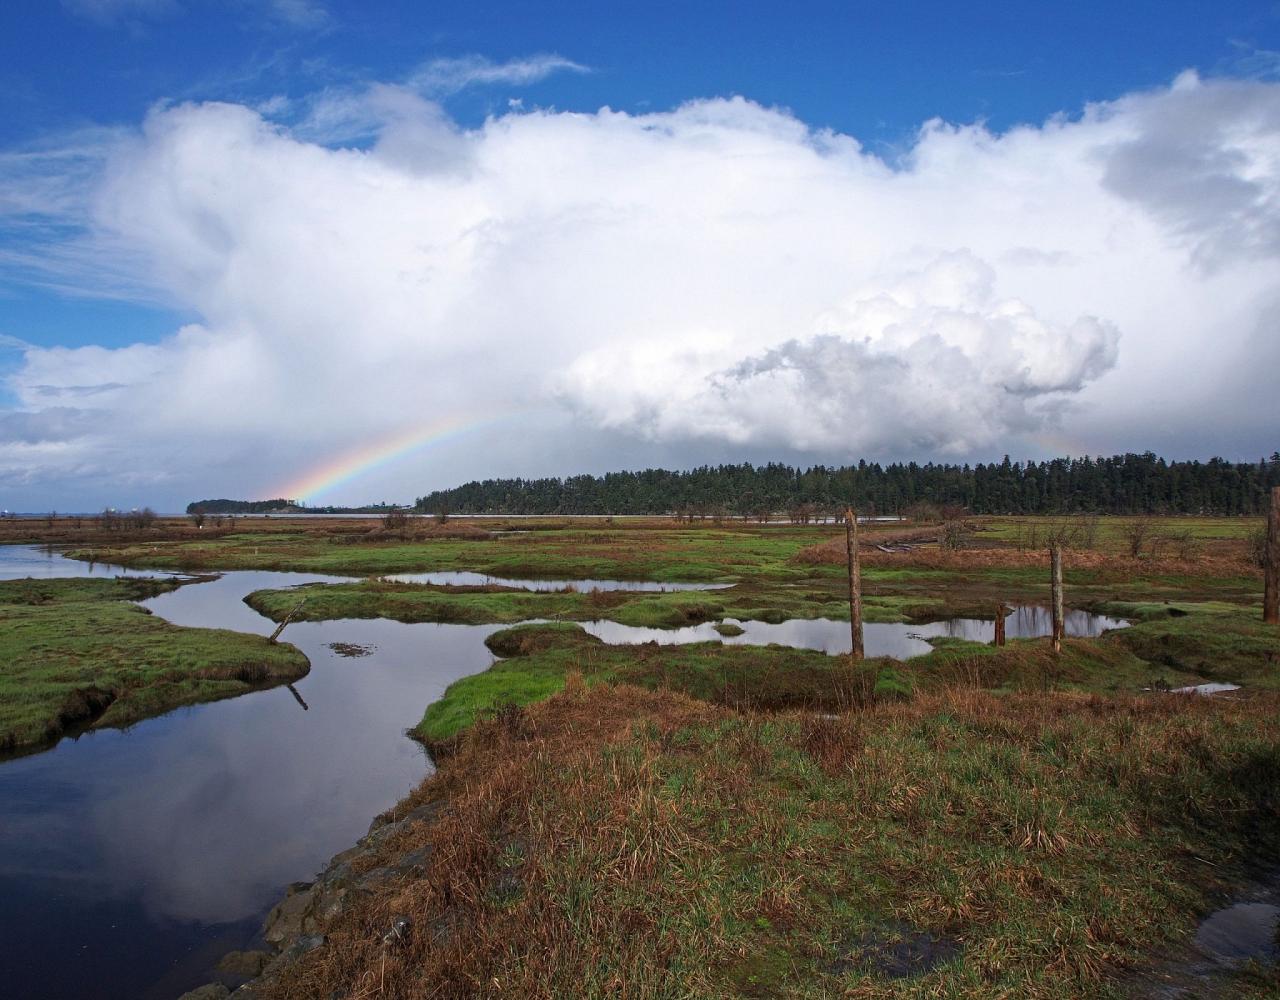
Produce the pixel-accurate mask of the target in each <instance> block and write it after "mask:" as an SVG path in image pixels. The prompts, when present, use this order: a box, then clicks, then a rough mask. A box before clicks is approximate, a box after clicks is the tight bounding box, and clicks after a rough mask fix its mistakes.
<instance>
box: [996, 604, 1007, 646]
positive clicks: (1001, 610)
mask: <svg viewBox="0 0 1280 1000" xmlns="http://www.w3.org/2000/svg"><path fill="white" fill-rule="evenodd" d="M1007 610H1008V609H1007V608H1006V607H1005V606H1004V604H1003V603H1000V604H997V605H996V640H995V644H996V645H997V646H1003V645H1004V615H1005V611H1007Z"/></svg>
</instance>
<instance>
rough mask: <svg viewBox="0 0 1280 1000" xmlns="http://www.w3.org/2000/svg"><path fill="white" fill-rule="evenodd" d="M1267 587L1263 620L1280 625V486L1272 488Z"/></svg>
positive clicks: (1266, 571)
mask: <svg viewBox="0 0 1280 1000" xmlns="http://www.w3.org/2000/svg"><path fill="white" fill-rule="evenodd" d="M1264 572H1265V574H1266V587H1265V590H1264V593H1263V595H1262V620H1263V621H1264V622H1267V623H1268V624H1269V625H1280V486H1273V487H1272V488H1271V510H1270V511H1269V512H1268V513H1267V556H1266V560H1265V569H1264Z"/></svg>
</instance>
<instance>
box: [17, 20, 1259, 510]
mask: <svg viewBox="0 0 1280 1000" xmlns="http://www.w3.org/2000/svg"><path fill="white" fill-rule="evenodd" d="M1277 258H1280V3H1277V2H1251V3H1245V2H1230V0H1228V2H1223V3H1216V4H1206V3H1203V2H1199V3H1182V2H1171V0H1167V2H1163V3H1142V2H1133V3H1125V4H1115V3H1107V4H1102V3H1093V2H1081V3H1077V4H1073V5H1048V4H1033V3H991V4H981V5H974V4H970V5H960V4H954V3H942V2H937V3H926V2H910V0H900V2H894V3H889V2H883V3H878V2H877V3H858V2H844V3H817V2H810V3H805V2H796V3H790V4H786V5H782V4H766V3H752V2H739V3H732V4H730V3H717V2H705V3H696V4H689V3H678V4H677V3H653V2H650V3H645V4H639V3H628V2H619V3H610V4H601V3H598V2H592V3H587V2H581V3H579V2H571V3H570V2H567V3H556V4H534V3H521V4H515V3H506V4H502V3H494V2H489V0H472V2H468V3H451V2H437V3H432V4H422V3H417V2H403V3H401V2H395V0H389V2H381V3H379V2H373V0H366V2H362V3H354V2H351V3H347V2H341V0H9V2H8V3H6V4H5V5H3V7H0V509H12V510H31V511H44V510H49V509H58V510H64V511H69V510H86V511H87V510H96V509H101V508H102V507H104V506H108V505H110V506H115V507H122V508H123V507H132V506H140V505H144V504H146V505H150V506H152V507H154V508H156V509H158V510H180V509H181V508H182V507H183V506H185V504H186V503H187V502H188V501H190V500H194V499H202V498H209V497H224V496H225V497H232V498H269V497H276V496H285V497H289V498H297V499H303V500H306V501H309V502H311V503H313V504H327V503H367V502H378V501H384V500H385V501H390V502H406V501H411V500H412V499H413V498H414V497H416V496H419V495H422V494H424V493H426V492H428V491H429V490H431V489H434V488H438V487H446V486H450V485H455V484H457V483H459V482H462V481H465V480H468V479H472V478H490V477H506V476H539V475H566V474H574V473H579V472H596V473H600V472H604V471H608V470H610V469H620V468H637V467H648V466H664V467H668V468H684V467H690V466H692V465H697V464H702V463H706V462H710V463H717V462H738V461H754V462H761V461H770V460H779V461H788V462H792V463H796V464H801V465H808V464H815V463H824V464H842V463H846V462H851V461H854V462H856V461H857V460H858V459H860V458H866V459H868V460H875V461H894V460H918V461H928V460H934V461H951V462H965V461H969V462H973V461H988V460H998V459H999V458H1000V457H1002V456H1003V455H1004V454H1011V455H1012V456H1013V457H1015V458H1020V459H1038V458H1044V457H1052V456H1056V455H1084V454H1112V453H1116V452H1122V451H1145V450H1152V451H1155V452H1157V453H1159V454H1162V455H1165V456H1166V457H1169V458H1208V457H1211V456H1213V455H1220V456H1223V457H1226V458H1229V459H1233V460H1256V459H1258V458H1259V457H1261V456H1263V455H1269V454H1270V453H1271V452H1273V451H1275V450H1276V449H1277V448H1280V433H1278V431H1280V392H1277V391H1276V374H1277V372H1278V371H1280V267H1278V266H1277V264H1278V263H1280V261H1278V260H1277Z"/></svg>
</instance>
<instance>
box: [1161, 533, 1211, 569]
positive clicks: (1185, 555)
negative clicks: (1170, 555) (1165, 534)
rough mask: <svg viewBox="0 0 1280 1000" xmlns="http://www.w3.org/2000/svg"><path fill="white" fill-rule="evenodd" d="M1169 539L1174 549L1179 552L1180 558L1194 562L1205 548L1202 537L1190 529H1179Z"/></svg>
mask: <svg viewBox="0 0 1280 1000" xmlns="http://www.w3.org/2000/svg"><path fill="white" fill-rule="evenodd" d="M1169 541H1170V543H1172V545H1173V547H1174V551H1175V552H1176V553H1177V554H1178V558H1179V559H1182V560H1185V561H1186V562H1194V561H1195V560H1197V559H1199V558H1200V554H1201V551H1202V550H1203V548H1204V546H1203V544H1202V543H1201V541H1200V539H1199V538H1197V537H1196V535H1195V533H1194V532H1192V531H1190V530H1188V531H1179V532H1177V533H1175V534H1172V535H1170V536H1169Z"/></svg>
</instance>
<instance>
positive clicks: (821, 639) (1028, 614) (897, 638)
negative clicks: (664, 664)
mask: <svg viewBox="0 0 1280 1000" xmlns="http://www.w3.org/2000/svg"><path fill="white" fill-rule="evenodd" d="M725 620H726V621H729V622H733V624H735V625H737V626H738V627H739V628H741V629H743V633H742V635H737V636H722V635H720V633H719V632H717V631H716V630H715V625H714V623H712V622H705V623H703V624H701V625H690V626H687V627H685V628H677V629H660V628H642V627H638V626H634V625H619V624H618V623H617V622H610V621H595V622H584V623H583V626H582V627H583V628H585V629H586V630H587V631H588V632H590V633H591V634H592V635H595V636H599V637H600V638H601V639H603V640H604V641H605V642H609V643H640V642H656V643H660V644H663V645H666V644H672V643H686V642H716V641H719V642H723V643H726V644H732V645H741V644H750V645H768V644H770V643H776V644H777V645H779V646H795V647H797V648H799V649H818V650H821V651H822V652H824V653H847V652H849V646H850V641H849V623H848V622H847V621H838V620H835V619H832V618H813V619H800V618H794V619H792V620H790V621H785V622H781V623H779V624H776V625H771V624H770V623H768V622H757V621H737V620H736V619H733V618H728V619H725ZM1051 624H1052V623H1051V619H1050V614H1049V609H1048V608H1041V607H1034V606H1025V607H1017V608H1014V609H1013V611H1012V612H1011V613H1010V614H1009V615H1008V616H1007V617H1006V618H1005V633H1006V635H1007V636H1008V637H1009V638H1010V639H1022V638H1033V637H1035V636H1045V635H1049V633H1050V631H1051ZM1063 624H1064V626H1065V627H1066V632H1067V635H1070V636H1097V635H1101V634H1102V633H1103V632H1104V631H1106V630H1107V629H1112V628H1124V627H1125V625H1127V624H1128V623H1127V622H1124V621H1121V620H1119V619H1117V618H1108V617H1106V616H1105V615H1093V614H1089V613H1087V612H1084V611H1068V612H1067V613H1066V620H1065V621H1064V622H1063ZM862 632H863V637H862V639H863V648H864V650H865V651H866V654H867V655H868V656H893V657H896V658H897V659H900V660H907V659H910V658H911V657H913V656H922V655H924V654H925V653H928V652H929V651H930V650H932V649H933V647H932V646H931V645H929V643H928V642H926V641H925V640H926V639H930V638H933V639H936V638H942V637H946V638H953V639H969V640H971V641H973V642H991V641H992V640H993V639H994V638H995V633H996V626H995V622H993V621H982V620H981V619H977V618H952V619H950V620H948V621H941V622H928V623H927V624H923V625H905V624H901V623H895V624H885V623H877V622H868V623H866V624H864V625H863V626H862Z"/></svg>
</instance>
